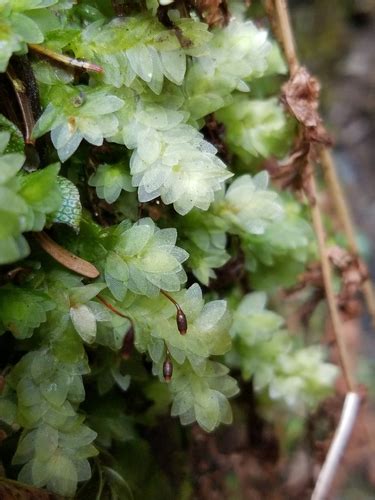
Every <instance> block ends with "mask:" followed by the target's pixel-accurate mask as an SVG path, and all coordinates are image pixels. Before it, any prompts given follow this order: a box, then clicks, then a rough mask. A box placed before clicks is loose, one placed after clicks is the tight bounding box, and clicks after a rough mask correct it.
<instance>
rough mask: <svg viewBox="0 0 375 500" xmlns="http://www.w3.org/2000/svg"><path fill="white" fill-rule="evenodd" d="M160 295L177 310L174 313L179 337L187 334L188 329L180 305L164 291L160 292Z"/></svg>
mask: <svg viewBox="0 0 375 500" xmlns="http://www.w3.org/2000/svg"><path fill="white" fill-rule="evenodd" d="M160 291H161V293H162V294H163V295H164V297H166V298H167V299H168V300H169V301H170V302H172V304H173V305H174V306H175V308H176V309H177V312H176V323H177V329H178V331H179V332H180V334H181V335H185V334H186V333H187V329H188V322H187V318H186V314H185V313H184V311H183V310H182V308H181V306H180V304H179V303H178V302H176V301H175V300H174V298H173V297H171V296H170V295H169V293H167V292H165V291H164V290H160Z"/></svg>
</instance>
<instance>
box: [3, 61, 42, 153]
mask: <svg viewBox="0 0 375 500" xmlns="http://www.w3.org/2000/svg"><path fill="white" fill-rule="evenodd" d="M6 75H7V77H8V78H9V81H10V83H11V84H12V87H13V89H14V92H15V94H16V98H17V101H18V104H19V107H20V110H21V114H22V120H23V123H24V126H25V142H26V144H32V145H35V140H34V139H32V131H33V128H34V125H35V120H34V115H33V112H32V109H31V105H30V101H29V99H28V97H27V94H26V91H25V86H24V84H23V82H22V80H20V79H19V78H18V77H17V75H16V73H15V71H14V69H13V68H12V67H11V65H9V66H8V69H7V72H6Z"/></svg>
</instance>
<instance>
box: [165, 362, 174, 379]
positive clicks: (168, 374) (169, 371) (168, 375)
mask: <svg viewBox="0 0 375 500" xmlns="http://www.w3.org/2000/svg"><path fill="white" fill-rule="evenodd" d="M172 375H173V363H172V361H171V360H170V359H169V358H167V359H166V360H165V361H164V363H163V377H164V380H165V381H166V382H170V381H171V380H172Z"/></svg>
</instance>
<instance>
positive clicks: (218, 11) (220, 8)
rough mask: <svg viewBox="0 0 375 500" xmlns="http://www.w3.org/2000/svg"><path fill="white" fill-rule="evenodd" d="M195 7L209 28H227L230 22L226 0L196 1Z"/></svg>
mask: <svg viewBox="0 0 375 500" xmlns="http://www.w3.org/2000/svg"><path fill="white" fill-rule="evenodd" d="M194 6H195V8H196V9H197V10H198V12H199V13H200V15H201V16H202V17H203V19H204V20H205V21H206V23H207V24H208V25H209V26H225V25H226V24H227V22H228V20H229V12H228V5H227V2H226V0H195V1H194Z"/></svg>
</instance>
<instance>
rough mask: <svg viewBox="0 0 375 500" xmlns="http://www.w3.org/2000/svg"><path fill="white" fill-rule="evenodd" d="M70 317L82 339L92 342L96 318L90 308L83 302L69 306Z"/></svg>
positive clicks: (94, 335)
mask: <svg viewBox="0 0 375 500" xmlns="http://www.w3.org/2000/svg"><path fill="white" fill-rule="evenodd" d="M70 318H71V320H72V323H73V326H74V328H75V329H76V332H77V333H78V335H79V336H80V337H81V338H82V340H83V341H85V342H87V343H88V344H92V343H93V342H94V341H95V337H96V319H95V315H94V313H93V312H92V311H91V309H90V308H89V307H88V306H86V305H84V304H78V305H76V306H74V307H71V308H70Z"/></svg>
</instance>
